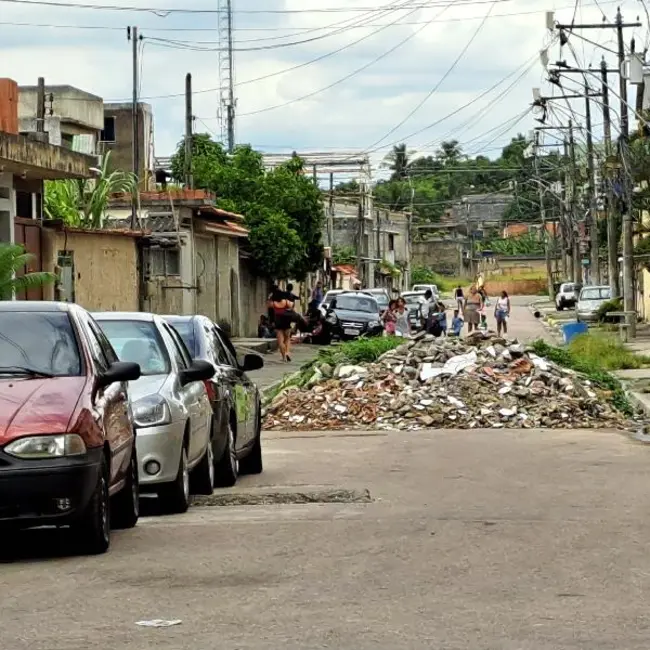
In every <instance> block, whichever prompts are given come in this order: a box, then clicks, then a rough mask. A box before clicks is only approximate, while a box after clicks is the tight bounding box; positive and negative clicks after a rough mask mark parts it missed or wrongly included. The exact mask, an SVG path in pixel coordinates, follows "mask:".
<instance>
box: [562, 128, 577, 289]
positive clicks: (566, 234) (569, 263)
mask: <svg viewBox="0 0 650 650" xmlns="http://www.w3.org/2000/svg"><path fill="white" fill-rule="evenodd" d="M569 123H570V122H569ZM562 144H563V149H564V182H563V183H562V196H563V199H564V200H563V201H562V207H563V211H564V224H563V227H562V230H563V233H562V235H563V237H562V242H563V244H562V271H563V273H564V277H565V278H567V279H570V280H573V277H574V271H573V227H572V225H571V208H570V207H569V205H570V201H572V200H573V199H572V197H571V195H570V194H569V179H570V174H569V141H568V140H567V139H566V138H564V141H563V143H562ZM567 267H568V268H567Z"/></svg>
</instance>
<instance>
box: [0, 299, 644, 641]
mask: <svg viewBox="0 0 650 650" xmlns="http://www.w3.org/2000/svg"><path fill="white" fill-rule="evenodd" d="M528 302H529V300H525V299H518V300H514V301H513V303H514V304H515V305H516V306H515V308H514V310H513V315H512V319H511V325H512V330H513V331H512V333H513V335H516V336H518V337H520V338H521V339H523V340H530V339H533V338H536V337H538V336H540V335H543V334H544V333H545V330H544V329H543V328H542V326H541V325H540V323H538V322H537V321H536V320H535V319H534V318H533V316H532V315H531V314H530V312H529V310H528V309H527V307H525V305H526V304H527V303H528ZM490 320H491V321H492V319H491V318H490ZM264 441H265V472H264V473H263V474H262V475H260V476H256V477H244V478H242V479H240V481H239V483H238V485H237V487H236V488H233V489H231V490H228V491H220V492H222V493H223V492H229V493H231V494H233V495H240V496H241V499H242V502H244V503H245V499H246V495H247V494H255V493H259V492H260V491H267V492H269V491H270V492H281V493H282V494H283V495H284V497H285V500H286V498H287V495H289V496H290V495H291V493H292V491H295V492H309V491H314V492H316V491H318V492H320V493H323V494H326V493H327V491H328V490H334V489H336V490H342V489H347V490H357V491H359V492H360V493H362V492H363V491H364V490H368V491H369V492H370V495H371V497H372V499H373V501H372V502H371V503H320V504H319V503H315V504H307V505H305V504H302V505H292V504H285V505H257V506H246V505H234V506H227V507H200V508H199V507H194V508H192V509H191V510H190V511H189V512H188V513H187V514H186V515H182V516H173V517H169V516H167V517H144V518H142V519H141V520H140V523H139V525H138V526H137V528H136V529H134V530H132V531H125V532H116V534H115V536H114V538H113V546H112V548H111V551H110V552H109V553H108V554H107V555H105V556H99V557H82V558H79V557H67V556H66V555H65V539H64V538H60V537H58V536H57V535H54V534H53V533H51V532H49V531H31V532H29V533H26V534H24V535H20V536H18V537H17V538H15V539H14V541H13V542H12V543H9V542H8V541H7V539H6V538H5V540H4V545H5V548H4V549H3V551H2V555H1V556H0V559H1V560H2V561H3V562H4V564H3V565H2V566H1V568H0V593H2V608H1V610H0V623H1V624H2V647H3V648H8V649H10V650H27V649H29V650H87V649H88V648H98V649H100V650H114V649H115V648H120V649H121V650H147V649H150V648H156V649H157V650H167V649H169V650H190V649H191V650H214V649H215V648H227V649H233V650H234V649H238V650H248V649H254V650H266V649H269V650H271V649H274V650H276V649H277V648H283V649H285V650H309V649H312V648H336V649H339V648H341V649H346V650H347V649H350V650H365V649H368V650H370V649H373V650H374V649H378V648H381V649H386V650H389V649H390V650H393V649H399V648H408V649H411V648H413V649H416V648H417V649H420V648H422V649H434V648H436V649H437V648H440V649H444V650H470V649H472V650H473V649H477V650H478V649H481V650H483V649H485V650H488V649H490V650H491V649H496V648H499V649H504V650H533V649H534V650H562V649H565V648H566V649H572V650H573V649H575V650H599V649H603V650H605V649H607V650H611V649H612V648H621V649H625V650H636V649H639V650H641V649H643V650H646V648H647V645H648V638H649V636H650V614H648V612H647V606H646V602H647V598H648V586H649V584H650V557H649V556H648V553H647V551H646V546H647V544H646V541H647V539H648V538H649V537H650V524H649V523H648V519H647V516H646V515H647V507H646V500H647V496H646V495H647V490H648V471H647V467H648V461H649V458H648V454H649V453H650V450H648V449H647V448H645V447H644V446H643V445H641V444H640V443H635V442H633V441H631V440H630V439H629V438H627V437H626V436H624V435H622V434H620V433H614V432H608V431H577V430H563V431H557V432H554V431H535V430H528V431H518V430H464V431H418V432H395V433H392V432H363V431H354V432H347V433H346V432H338V433H326V432H325V433H324V432H317V433H310V432H301V433H284V432H272V433H267V434H266V435H265V438H264ZM57 540H60V541H58V542H57ZM156 618H161V619H180V620H181V621H182V623H181V624H180V625H178V626H175V627H169V628H160V629H152V628H144V627H138V626H136V625H135V623H136V621H140V620H143V619H156Z"/></svg>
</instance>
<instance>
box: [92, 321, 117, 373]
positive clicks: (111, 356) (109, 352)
mask: <svg viewBox="0 0 650 650" xmlns="http://www.w3.org/2000/svg"><path fill="white" fill-rule="evenodd" d="M88 327H90V330H91V331H92V333H93V334H94V335H95V336H96V337H97V340H98V341H99V345H100V346H101V348H102V352H103V353H104V357H105V358H106V360H107V361H108V365H111V364H113V363H115V362H117V361H119V359H118V358H117V354H115V350H113V346H112V345H111V342H110V341H109V340H108V339H107V338H106V334H104V332H103V330H102V328H101V327H100V326H99V325H98V324H97V323H96V322H95V321H94V320H93V319H92V318H89V319H88Z"/></svg>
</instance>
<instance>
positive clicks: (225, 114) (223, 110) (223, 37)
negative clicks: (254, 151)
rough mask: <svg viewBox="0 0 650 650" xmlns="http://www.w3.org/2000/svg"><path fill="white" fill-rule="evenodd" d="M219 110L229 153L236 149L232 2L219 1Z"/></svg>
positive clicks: (222, 133)
mask: <svg viewBox="0 0 650 650" xmlns="http://www.w3.org/2000/svg"><path fill="white" fill-rule="evenodd" d="M218 11H219V14H218V16H219V17H218V20H219V84H220V88H219V95H220V97H219V103H220V106H219V109H220V117H221V137H222V140H223V141H224V142H225V143H226V146H227V147H228V151H229V152H230V153H232V152H233V151H234V149H235V104H236V101H235V58H234V51H233V36H232V32H233V24H232V23H233V20H232V0H219V2H218Z"/></svg>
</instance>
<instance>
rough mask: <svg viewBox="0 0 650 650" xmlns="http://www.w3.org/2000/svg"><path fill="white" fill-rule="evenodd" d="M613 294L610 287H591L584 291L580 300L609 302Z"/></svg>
mask: <svg viewBox="0 0 650 650" xmlns="http://www.w3.org/2000/svg"><path fill="white" fill-rule="evenodd" d="M611 297H612V292H611V289H610V288H609V287H590V288H589V289H583V290H582V293H581V294H580V300H581V301H582V300H609V299H610V298H611Z"/></svg>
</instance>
